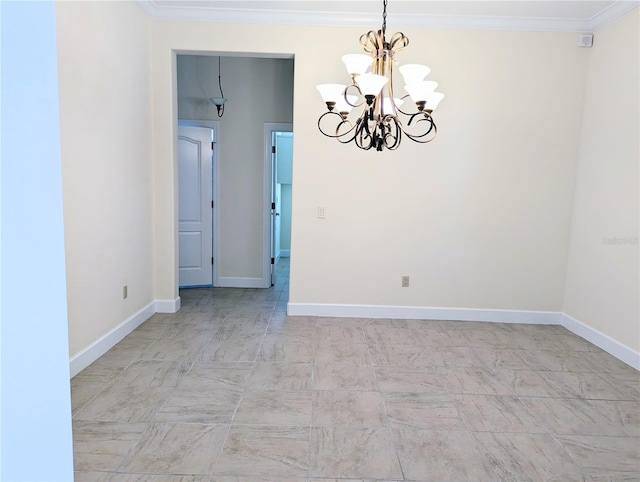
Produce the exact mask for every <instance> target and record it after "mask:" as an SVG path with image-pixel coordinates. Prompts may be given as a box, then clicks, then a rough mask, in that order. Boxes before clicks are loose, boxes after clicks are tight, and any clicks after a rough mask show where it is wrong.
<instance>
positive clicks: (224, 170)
mask: <svg viewBox="0 0 640 482" xmlns="http://www.w3.org/2000/svg"><path fill="white" fill-rule="evenodd" d="M177 86H178V89H177V90H178V117H179V118H180V119H197V120H219V121H220V130H219V132H218V139H219V141H220V142H219V144H218V145H219V147H220V165H219V168H218V173H219V175H220V180H219V185H220V193H219V196H218V211H217V216H218V217H217V221H218V225H217V230H218V232H219V238H220V247H219V264H218V275H219V276H220V277H221V278H254V279H255V278H258V279H259V278H261V277H262V269H263V260H264V257H265V256H268V253H267V254H265V253H263V246H262V244H263V242H262V241H263V237H262V234H263V232H262V222H263V213H264V200H263V196H262V193H263V184H264V182H263V175H264V168H263V167H264V124H265V122H283V123H291V122H292V121H293V60H292V59H268V58H252V57H224V58H223V59H222V88H223V92H224V95H225V97H227V99H229V100H228V102H227V104H226V105H225V111H224V116H223V117H222V118H218V115H217V113H216V108H215V106H214V105H213V104H212V103H211V102H209V100H208V98H209V97H213V96H218V95H219V90H218V58H217V57H210V56H209V57H208V56H201V55H199V56H196V55H179V56H178V58H177ZM227 284H228V282H227Z"/></svg>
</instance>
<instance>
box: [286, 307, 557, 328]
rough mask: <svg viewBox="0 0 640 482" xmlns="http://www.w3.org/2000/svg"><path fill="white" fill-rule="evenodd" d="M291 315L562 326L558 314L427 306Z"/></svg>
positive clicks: (302, 310)
mask: <svg viewBox="0 0 640 482" xmlns="http://www.w3.org/2000/svg"><path fill="white" fill-rule="evenodd" d="M287 314H288V315H289V316H331V317H337V318H397V319H403V320H455V321H486V322H497V323H530V324H540V325H558V324H560V320H561V315H562V314H561V313H559V312H556V311H522V310H486V309H472V308H434V307H427V306H384V305H327V304H315V303H288V304H287Z"/></svg>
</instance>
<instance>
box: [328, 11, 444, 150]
mask: <svg viewBox="0 0 640 482" xmlns="http://www.w3.org/2000/svg"><path fill="white" fill-rule="evenodd" d="M386 29H387V0H384V9H383V13H382V29H380V30H378V31H377V32H376V31H373V30H371V31H369V32H368V33H366V34H364V35H362V36H361V37H360V45H361V46H362V48H363V49H364V51H365V52H366V53H367V54H348V55H344V56H343V57H342V61H343V62H344V63H345V65H346V67H347V72H348V73H349V75H350V76H351V84H349V85H343V84H321V85H318V86H316V88H317V89H318V90H319V91H320V95H321V96H322V100H324V102H325V103H326V104H327V109H328V110H327V112H325V113H324V114H322V115H321V116H320V118H319V119H318V129H320V132H322V134H324V135H325V136H327V137H332V138H335V139H337V140H338V141H340V142H341V143H343V144H347V143H349V142H352V141H353V142H354V143H355V144H356V145H357V146H358V147H359V148H360V149H364V150H369V149H372V148H375V149H376V150H378V151H382V150H384V149H389V150H395V149H397V148H398V147H399V146H400V142H401V141H402V136H403V134H404V135H405V136H407V137H408V138H409V139H411V140H412V141H415V142H419V143H423V144H424V143H427V142H429V141H432V140H433V139H434V138H435V136H436V134H437V132H438V129H437V127H436V124H435V122H434V120H433V117H432V113H433V110H434V109H435V108H436V107H437V106H438V104H439V103H440V101H441V100H442V99H443V98H444V94H441V93H440V92H436V91H435V89H436V87H438V83H437V82H433V81H429V80H424V78H425V77H426V76H427V75H428V74H429V72H430V71H431V69H430V68H429V67H427V66H426V65H419V64H406V65H402V66H400V67H399V70H400V73H401V74H402V77H403V78H404V82H405V86H404V89H405V91H406V92H407V94H405V95H403V96H401V97H399V96H396V94H395V93H394V85H393V68H394V63H397V62H396V60H395V58H394V57H395V54H397V53H398V52H400V51H401V50H402V49H404V48H405V47H406V46H407V45H409V39H408V38H407V37H405V35H404V34H403V33H402V32H397V33H395V34H393V36H392V37H391V39H390V40H389V41H387V39H386V37H385V34H386ZM408 98H411V100H412V101H413V102H414V103H415V109H412V108H411V107H410V108H409V109H411V110H412V111H409V109H407V111H405V110H402V109H401V107H402V106H403V105H407V104H409V102H407V103H405V101H406V100H407V99H408ZM354 107H356V108H357V107H363V109H362V112H361V114H360V116H359V117H358V118H357V119H355V120H354V121H352V120H350V119H349V114H350V112H351V110H352V109H353V108H354ZM401 115H402V116H403V117H402V118H401ZM403 120H404V121H406V125H404V124H403Z"/></svg>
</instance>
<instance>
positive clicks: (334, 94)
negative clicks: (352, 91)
mask: <svg viewBox="0 0 640 482" xmlns="http://www.w3.org/2000/svg"><path fill="white" fill-rule="evenodd" d="M346 87H347V86H346V85H343V84H320V85H316V89H318V92H320V95H321V96H322V100H324V101H325V102H338V99H340V98H341V97H342V95H343V93H344V89H345V88H346Z"/></svg>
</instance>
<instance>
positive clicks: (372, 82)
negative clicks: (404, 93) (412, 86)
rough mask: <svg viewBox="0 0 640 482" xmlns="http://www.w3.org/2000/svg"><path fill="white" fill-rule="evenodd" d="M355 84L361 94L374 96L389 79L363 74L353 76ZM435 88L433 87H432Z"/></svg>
mask: <svg viewBox="0 0 640 482" xmlns="http://www.w3.org/2000/svg"><path fill="white" fill-rule="evenodd" d="M355 81H356V84H358V87H360V90H361V91H362V95H373V96H376V95H378V94H379V93H380V91H381V90H382V88H383V87H384V86H385V85H386V84H387V82H389V79H387V78H386V77H384V76H382V75H377V74H363V75H358V76H357V77H356V78H355ZM434 89H435V87H434Z"/></svg>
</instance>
